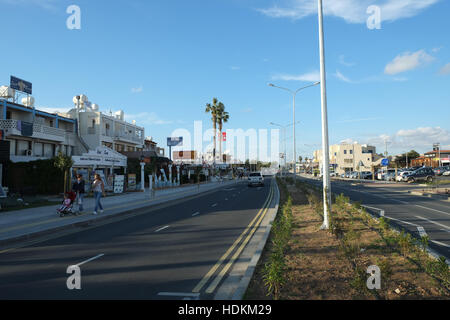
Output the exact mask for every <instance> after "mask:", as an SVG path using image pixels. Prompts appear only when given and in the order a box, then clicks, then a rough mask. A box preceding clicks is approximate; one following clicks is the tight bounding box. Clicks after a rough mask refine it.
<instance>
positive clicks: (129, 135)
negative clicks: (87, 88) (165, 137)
mask: <svg viewBox="0 0 450 320" xmlns="http://www.w3.org/2000/svg"><path fill="white" fill-rule="evenodd" d="M77 97H78V98H79V99H77ZM77 97H74V99H73V101H74V103H75V108H73V109H72V110H70V111H69V112H68V116H69V117H70V118H72V119H76V120H77V121H78V123H79V131H80V136H81V138H82V140H83V142H84V143H85V144H86V145H87V146H88V147H89V149H90V150H95V149H96V148H98V147H107V148H110V149H112V150H114V151H117V152H133V151H142V150H143V149H144V146H145V143H144V141H145V129H144V128H143V127H139V126H137V125H136V122H135V121H133V123H129V122H127V121H125V114H124V112H123V111H118V112H116V113H114V114H113V113H112V112H110V113H109V114H105V113H103V112H101V111H100V110H99V106H98V105H96V104H93V103H91V102H89V101H88V99H87V97H86V96H84V95H80V96H77Z"/></svg>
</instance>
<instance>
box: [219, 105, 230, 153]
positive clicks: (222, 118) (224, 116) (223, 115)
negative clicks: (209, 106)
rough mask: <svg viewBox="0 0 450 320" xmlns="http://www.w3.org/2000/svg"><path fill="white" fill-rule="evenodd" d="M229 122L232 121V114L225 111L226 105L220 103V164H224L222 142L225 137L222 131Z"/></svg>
mask: <svg viewBox="0 0 450 320" xmlns="http://www.w3.org/2000/svg"><path fill="white" fill-rule="evenodd" d="M228 120H230V114H229V113H228V112H226V111H225V105H224V104H223V103H222V102H220V103H219V109H218V110H217V124H218V125H219V152H220V162H222V160H223V159H222V141H223V135H222V129H223V124H224V123H227V122H228Z"/></svg>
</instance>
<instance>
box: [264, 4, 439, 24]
mask: <svg viewBox="0 0 450 320" xmlns="http://www.w3.org/2000/svg"><path fill="white" fill-rule="evenodd" d="M439 1H440V0H338V1H337V0H324V4H323V7H324V14H325V15H329V16H334V17H339V18H342V19H344V20H345V21H346V22H349V23H366V21H367V19H368V17H369V15H368V14H367V8H368V7H369V6H371V5H377V6H379V7H380V9H381V18H382V20H383V21H395V20H399V19H403V18H410V17H414V16H416V15H417V14H419V13H420V12H421V11H422V10H424V9H426V8H428V7H430V6H431V5H433V4H435V3H437V2H439ZM283 3H284V6H283V7H279V6H278V5H275V6H273V7H271V8H266V9H258V11H259V12H261V13H263V14H264V15H267V16H269V17H272V18H290V19H293V20H297V19H302V18H305V17H307V16H310V15H317V1H316V0H289V1H288V0H284V1H283Z"/></svg>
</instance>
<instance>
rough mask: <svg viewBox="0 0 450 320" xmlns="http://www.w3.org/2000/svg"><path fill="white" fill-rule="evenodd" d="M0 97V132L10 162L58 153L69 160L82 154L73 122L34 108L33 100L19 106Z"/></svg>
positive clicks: (24, 101) (28, 99)
mask: <svg viewBox="0 0 450 320" xmlns="http://www.w3.org/2000/svg"><path fill="white" fill-rule="evenodd" d="M10 98H11V97H10V96H7V95H5V94H3V96H0V130H1V131H2V132H3V135H4V140H6V141H9V145H10V160H11V161H12V162H30V161H35V160H43V159H50V158H52V157H54V156H56V155H57V154H58V153H59V152H60V151H62V152H63V153H64V154H65V155H68V156H71V155H73V154H76V153H81V152H84V151H86V150H85V149H84V148H83V147H82V146H81V144H80V142H79V139H78V137H77V133H76V121H75V120H74V119H71V118H68V117H63V116H60V115H57V114H50V113H48V112H45V111H41V110H37V109H36V108H34V101H33V100H34V99H32V98H24V99H23V101H22V104H18V103H15V102H12V101H10V100H11V99H10Z"/></svg>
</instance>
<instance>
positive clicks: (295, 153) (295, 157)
mask: <svg viewBox="0 0 450 320" xmlns="http://www.w3.org/2000/svg"><path fill="white" fill-rule="evenodd" d="M318 84H320V82H316V83H313V84H311V85H309V86H306V87H303V88H300V89H298V90H296V91H293V90H291V89H287V88H283V87H279V86H276V85H274V84H272V83H269V87H273V88H278V89H282V90H286V91H288V92H289V93H291V94H292V98H293V111H294V121H293V124H294V157H293V159H294V180H296V179H297V152H296V145H295V144H296V139H295V98H296V96H297V93H299V92H300V91H302V90H304V89H306V88H310V87H314V86H317V85H318Z"/></svg>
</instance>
